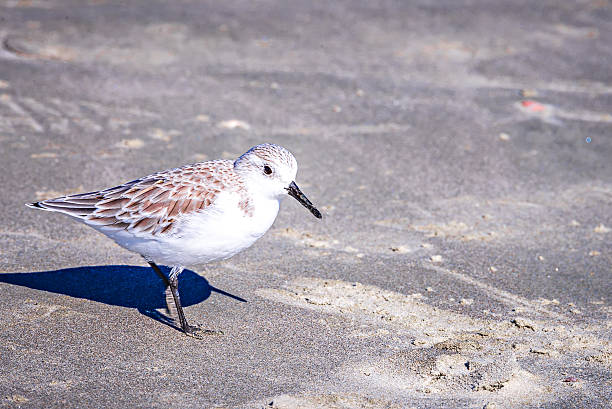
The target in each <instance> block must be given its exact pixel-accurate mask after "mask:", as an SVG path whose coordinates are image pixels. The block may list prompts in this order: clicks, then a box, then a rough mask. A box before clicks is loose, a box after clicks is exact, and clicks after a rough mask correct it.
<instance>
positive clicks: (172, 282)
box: [142, 256, 223, 339]
mask: <svg viewBox="0 0 612 409" xmlns="http://www.w3.org/2000/svg"><path fill="white" fill-rule="evenodd" d="M142 257H143V258H144V259H145V260H147V263H149V265H150V266H151V268H152V269H153V270H154V271H155V273H156V274H157V275H158V276H159V278H161V279H162V281H163V282H164V284H165V285H166V291H168V288H169V289H170V292H171V293H172V298H173V299H174V305H175V306H176V313H177V315H178V317H179V324H180V325H181V329H182V330H183V332H184V333H185V334H186V335H189V336H191V337H194V338H198V339H202V335H204V334H223V332H221V331H211V330H202V329H201V328H200V327H199V326H196V325H189V324H188V323H187V319H186V318H185V313H184V312H183V307H182V305H181V297H180V295H179V291H178V276H179V274H181V272H182V271H183V269H184V267H183V266H180V265H176V266H174V267H172V270H170V277H166V275H165V274H164V273H163V272H162V271H161V269H160V268H159V267H158V266H157V264H155V262H154V261H153V260H151V259H149V258H148V257H145V256H142ZM166 294H167V292H166ZM167 301H168V299H166V303H167Z"/></svg>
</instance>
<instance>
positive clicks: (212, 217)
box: [151, 193, 279, 265]
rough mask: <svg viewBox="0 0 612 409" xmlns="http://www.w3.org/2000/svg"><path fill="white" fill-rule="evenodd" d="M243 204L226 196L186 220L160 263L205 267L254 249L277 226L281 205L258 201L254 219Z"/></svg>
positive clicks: (237, 199) (232, 194) (238, 198)
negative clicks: (248, 249)
mask: <svg viewBox="0 0 612 409" xmlns="http://www.w3.org/2000/svg"><path fill="white" fill-rule="evenodd" d="M240 200H241V197H240V196H239V195H237V194H234V193H230V194H222V195H220V196H219V197H218V199H217V200H216V201H215V203H214V205H213V206H211V207H210V208H208V209H206V211H204V212H201V213H195V214H193V215H192V216H189V217H187V218H185V219H184V220H182V221H181V222H180V224H179V226H177V227H178V228H177V231H176V233H175V234H173V236H172V237H171V238H168V239H167V240H166V242H165V243H163V244H164V245H165V246H166V248H165V249H163V250H162V249H160V251H159V253H160V254H159V256H158V259H159V261H160V262H162V263H166V264H170V265H172V264H181V265H194V264H202V263H208V262H211V261H216V260H223V259H226V258H229V257H231V256H233V255H234V254H236V253H239V252H240V251H242V250H244V249H246V248H247V247H250V246H251V245H252V244H253V243H255V241H256V240H257V239H258V238H260V237H261V236H263V234H264V233H265V232H266V231H268V229H269V228H270V226H272V223H274V220H275V219H276V215H277V214H278V210H279V202H278V200H269V199H264V198H261V197H255V198H253V199H252V203H251V205H252V209H253V211H252V215H251V214H247V213H245V211H244V210H243V209H242V208H241V207H240V206H239V203H240ZM151 256H152V257H155V256H154V255H151Z"/></svg>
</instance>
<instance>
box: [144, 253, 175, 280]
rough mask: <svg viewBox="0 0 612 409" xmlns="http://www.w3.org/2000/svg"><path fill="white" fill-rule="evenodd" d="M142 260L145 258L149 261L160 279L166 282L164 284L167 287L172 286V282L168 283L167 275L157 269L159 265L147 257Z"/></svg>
mask: <svg viewBox="0 0 612 409" xmlns="http://www.w3.org/2000/svg"><path fill="white" fill-rule="evenodd" d="M142 258H144V259H145V260H147V263H149V265H150V266H151V268H152V269H153V271H155V273H156V274H157V275H158V276H159V278H161V279H162V281H163V282H164V284H165V285H166V287H169V286H170V281H168V277H166V275H165V274H164V273H163V272H162V271H161V269H160V268H159V267H157V264H155V263H154V262H153V260H151V259H149V258H148V257H146V256H142Z"/></svg>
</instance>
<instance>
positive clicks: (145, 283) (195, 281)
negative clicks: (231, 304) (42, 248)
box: [0, 265, 246, 329]
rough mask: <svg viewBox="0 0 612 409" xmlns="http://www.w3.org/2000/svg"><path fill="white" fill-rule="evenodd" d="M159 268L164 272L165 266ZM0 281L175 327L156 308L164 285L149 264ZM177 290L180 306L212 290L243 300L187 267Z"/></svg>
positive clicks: (18, 276)
mask: <svg viewBox="0 0 612 409" xmlns="http://www.w3.org/2000/svg"><path fill="white" fill-rule="evenodd" d="M160 268H161V269H162V271H163V272H164V273H165V274H166V275H167V274H168V269H167V268H165V267H162V266H160ZM0 282H2V283H7V284H13V285H20V286H23V287H28V288H32V289H36V290H43V291H48V292H52V293H57V294H64V295H69V296H71V297H75V298H85V299H88V300H92V301H97V302H101V303H104V304H109V305H117V306H121V307H128V308H136V309H138V311H139V312H140V313H142V314H144V315H146V316H148V317H150V318H153V319H154V320H156V321H159V322H162V323H164V324H166V325H169V326H171V327H173V328H177V329H178V327H177V325H176V324H175V323H174V321H173V320H172V318H170V317H169V316H168V315H165V314H163V313H161V312H159V311H158V310H159V309H162V308H163V309H165V308H166V307H167V304H166V296H165V295H164V294H165V285H164V283H163V281H162V280H161V279H160V278H159V277H158V276H157V275H156V274H155V272H154V271H153V269H151V268H150V267H139V266H126V265H111V266H86V267H76V268H65V269H61V270H55V271H40V272H33V273H2V274H0ZM179 291H180V294H181V304H182V305H183V307H186V306H189V305H194V304H198V303H200V302H202V301H204V300H206V299H207V298H208V297H210V295H211V293H212V292H216V293H219V294H221V295H225V296H227V297H230V298H233V299H234V300H237V301H241V302H246V300H244V299H242V298H240V297H238V296H235V295H232V294H230V293H228V292H225V291H223V290H220V289H218V288H215V287H213V286H211V285H210V284H209V283H208V281H207V280H206V279H205V278H204V277H202V276H200V275H198V274H196V273H195V272H193V271H191V270H187V269H186V270H183V272H182V273H181V275H180V276H179Z"/></svg>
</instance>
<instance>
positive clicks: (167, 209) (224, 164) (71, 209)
mask: <svg viewBox="0 0 612 409" xmlns="http://www.w3.org/2000/svg"><path fill="white" fill-rule="evenodd" d="M221 190H232V191H236V192H238V193H241V194H244V192H245V191H244V185H243V182H242V180H241V179H240V177H239V176H238V175H237V174H236V173H234V170H233V163H232V162H231V161H209V162H202V163H197V164H194V165H187V166H184V167H182V168H177V169H171V170H168V171H164V172H158V173H155V174H153V175H150V176H147V177H144V178H141V179H136V180H133V181H131V182H127V183H124V184H122V185H119V186H115V187H111V188H108V189H104V190H100V191H97V192H89V193H80V194H76V195H70V196H63V197H58V198H55V199H49V200H43V201H41V202H35V203H31V204H29V206H31V207H36V208H42V209H46V210H51V211H57V212H61V213H65V214H68V215H70V216H72V217H76V218H79V219H81V220H83V221H84V222H85V223H87V224H89V225H91V226H92V227H96V228H98V227H99V228H104V229H115V230H127V231H129V232H132V233H134V234H147V233H148V234H153V235H156V234H161V235H163V234H170V233H172V229H173V228H174V227H175V226H176V222H177V221H178V220H180V218H181V217H183V216H185V215H190V214H193V213H195V212H202V211H206V209H207V208H209V207H210V206H212V205H213V204H214V202H215V200H216V198H217V197H218V196H219V194H220V193H221Z"/></svg>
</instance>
